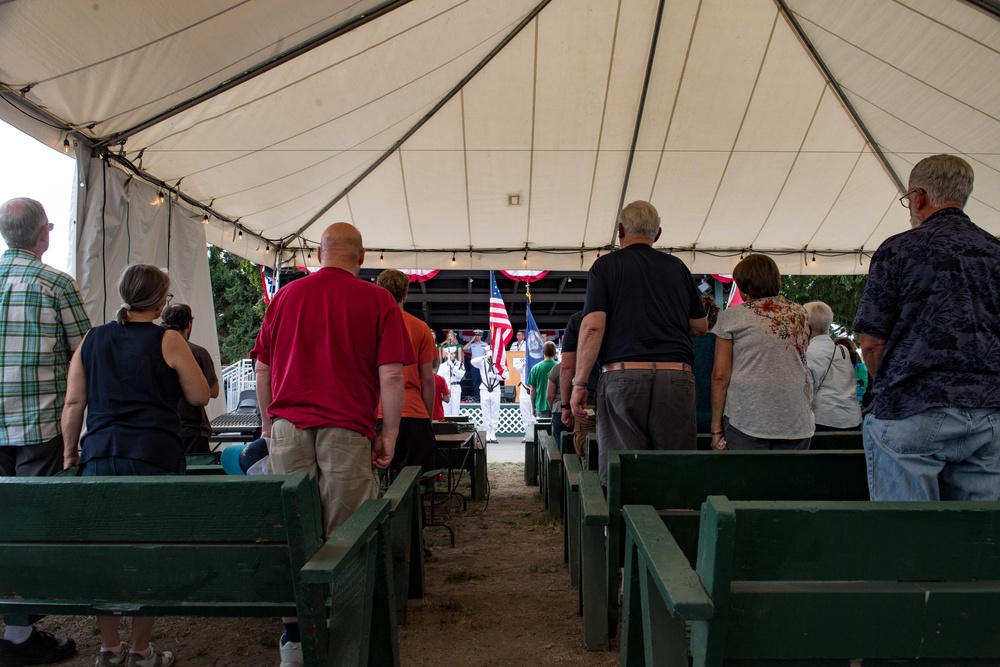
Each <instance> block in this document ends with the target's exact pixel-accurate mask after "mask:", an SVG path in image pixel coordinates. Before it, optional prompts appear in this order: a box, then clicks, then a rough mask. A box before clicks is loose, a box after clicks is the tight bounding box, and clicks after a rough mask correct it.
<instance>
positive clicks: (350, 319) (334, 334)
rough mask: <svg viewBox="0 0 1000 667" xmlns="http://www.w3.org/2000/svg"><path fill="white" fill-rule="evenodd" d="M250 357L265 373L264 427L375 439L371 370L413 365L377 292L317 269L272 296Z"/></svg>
mask: <svg viewBox="0 0 1000 667" xmlns="http://www.w3.org/2000/svg"><path fill="white" fill-rule="evenodd" d="M250 357H251V358H253V359H256V360H259V361H261V362H263V363H265V364H267V365H268V366H270V368H271V395H272V399H271V405H270V407H269V408H268V410H267V413H268V415H270V416H271V418H272V419H276V418H281V419H287V420H288V421H289V422H291V423H292V424H294V425H295V426H296V427H297V428H300V429H307V428H331V427H340V428H346V429H350V430H351V431H354V432H356V433H360V434H362V435H364V436H365V437H367V438H369V439H371V440H374V439H375V411H376V408H377V406H378V400H379V380H378V367H379V366H381V365H382V364H390V363H402V364H412V363H414V362H415V361H416V359H415V358H414V354H413V346H412V345H411V344H410V339H409V336H408V335H407V331H406V327H405V326H404V324H403V317H402V314H401V312H400V310H399V307H398V306H396V302H395V301H394V300H393V298H392V296H391V295H390V294H389V292H387V291H386V290H384V289H383V288H381V287H378V286H377V285H373V284H372V283H369V282H368V281H366V280H361V279H359V278H357V277H355V276H354V275H352V274H351V273H349V272H347V271H344V270H342V269H336V268H323V269H320V270H319V271H317V272H316V273H314V274H312V275H310V276H307V277H305V278H301V279H299V280H296V281H295V282H293V283H290V284H288V285H286V286H284V287H282V288H281V289H280V290H278V293H277V294H276V295H275V297H274V299H273V300H272V301H271V304H270V305H269V306H268V308H267V312H266V313H265V315H264V322H263V324H261V328H260V333H259V334H258V335H257V343H256V344H255V345H254V348H253V350H252V351H251V352H250Z"/></svg>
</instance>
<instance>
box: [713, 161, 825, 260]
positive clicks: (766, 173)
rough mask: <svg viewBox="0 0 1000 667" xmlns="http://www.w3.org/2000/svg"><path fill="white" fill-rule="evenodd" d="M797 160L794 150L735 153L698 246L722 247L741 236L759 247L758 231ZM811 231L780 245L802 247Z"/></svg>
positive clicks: (800, 230) (796, 233) (742, 240)
mask: <svg viewBox="0 0 1000 667" xmlns="http://www.w3.org/2000/svg"><path fill="white" fill-rule="evenodd" d="M794 161H795V154H794V153H733V156H732V159H731V160H730V161H729V165H728V166H727V167H726V173H725V176H723V179H722V184H721V185H720V186H719V192H718V195H716V197H715V202H714V203H713V205H712V209H711V211H710V213H709V215H708V219H707V220H706V221H705V226H704V228H703V229H702V230H701V234H700V235H699V236H698V239H697V241H698V245H699V246H703V247H704V246H707V247H722V246H727V245H730V244H731V243H732V241H733V240H734V239H740V240H741V243H740V244H739V245H740V246H744V245H747V246H748V245H750V244H753V245H754V246H755V247H757V246H759V245H760V244H758V243H757V240H756V237H757V234H758V232H759V230H760V228H761V227H762V226H763V224H764V221H766V220H767V217H768V214H769V213H770V212H771V209H772V207H773V206H774V203H775V201H777V199H778V195H779V194H780V193H781V189H782V186H783V185H784V183H785V179H786V178H787V177H788V173H789V171H790V170H791V168H792V164H793V163H794ZM808 233H809V230H804V229H801V228H800V229H798V230H796V231H795V233H794V236H788V237H786V238H785V240H784V242H783V243H781V245H779V246H778V247H779V248H794V247H796V246H799V245H801V240H802V238H803V236H805V235H806V234H808Z"/></svg>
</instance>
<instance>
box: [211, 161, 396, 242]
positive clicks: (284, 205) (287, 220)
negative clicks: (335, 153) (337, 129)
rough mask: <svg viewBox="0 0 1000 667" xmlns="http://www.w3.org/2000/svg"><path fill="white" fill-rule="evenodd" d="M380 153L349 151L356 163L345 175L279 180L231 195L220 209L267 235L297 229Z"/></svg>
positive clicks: (279, 235) (276, 235) (270, 235)
mask: <svg viewBox="0 0 1000 667" xmlns="http://www.w3.org/2000/svg"><path fill="white" fill-rule="evenodd" d="M379 155H380V153H377V152H375V151H368V152H357V153H352V158H353V159H354V160H356V161H357V162H358V163H359V166H358V167H357V168H356V169H354V170H351V171H348V172H347V173H346V174H331V176H330V177H329V178H326V179H322V180H321V182H319V183H315V184H313V183H310V182H308V181H307V180H297V179H296V180H293V181H292V183H294V185H292V184H291V183H285V184H283V182H282V181H281V180H278V181H276V182H275V183H273V184H269V186H268V187H267V188H261V189H253V190H250V191H249V192H247V193H245V194H243V195H241V196H238V197H233V198H232V201H231V202H227V203H226V204H227V205H226V207H225V208H221V207H220V208H221V210H225V211H226V212H227V213H229V214H230V215H235V216H236V217H239V218H242V221H241V222H242V223H243V224H245V225H247V226H248V227H251V228H253V229H257V230H262V231H263V232H264V233H265V234H266V236H267V237H268V238H279V237H283V236H286V235H288V234H292V233H294V232H296V231H298V230H299V229H300V228H301V227H302V225H304V224H305V223H306V221H307V220H308V219H309V218H310V217H312V216H313V215H314V213H315V212H316V210H317V209H318V208H320V207H321V206H323V205H325V204H327V203H328V202H329V201H330V200H331V199H332V198H331V196H330V191H331V190H333V191H335V192H340V191H341V190H343V189H344V188H346V187H347V186H348V185H349V184H350V183H351V181H353V180H354V179H355V178H356V177H357V175H358V173H359V172H360V171H361V169H362V168H363V167H364V166H366V165H369V164H371V163H373V162H374V161H375V159H376V158H377V157H378V156H379ZM279 223H280V224H279Z"/></svg>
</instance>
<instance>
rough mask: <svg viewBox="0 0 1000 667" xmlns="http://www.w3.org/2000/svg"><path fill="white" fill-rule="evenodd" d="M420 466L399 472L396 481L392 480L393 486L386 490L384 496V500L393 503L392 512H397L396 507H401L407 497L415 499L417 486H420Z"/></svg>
mask: <svg viewBox="0 0 1000 667" xmlns="http://www.w3.org/2000/svg"><path fill="white" fill-rule="evenodd" d="M420 474H421V470H420V466H406V467H405V468H403V469H402V470H400V471H399V474H398V475H396V479H394V480H392V484H390V485H389V488H388V489H386V490H385V493H383V494H382V498H383V499H384V500H388V501H389V502H390V503H392V511H393V512H395V511H396V506H397V505H399V503H401V502H402V501H403V499H404V498H406V497H407V496H410V497H415V496H416V493H417V491H416V489H417V485H418V484H420Z"/></svg>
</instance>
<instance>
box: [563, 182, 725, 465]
mask: <svg viewBox="0 0 1000 667" xmlns="http://www.w3.org/2000/svg"><path fill="white" fill-rule="evenodd" d="M660 232H661V229H660V216H659V214H658V213H657V212H656V209H655V208H653V206H652V204H650V203H648V202H644V201H636V202H632V203H631V204H629V205H628V206H626V207H625V208H624V209H622V212H621V213H619V214H618V239H619V242H620V243H621V250H619V251H617V252H613V253H611V254H609V255H605V256H604V257H600V258H598V260H597V261H596V262H594V265H593V266H592V267H591V268H590V273H589V275H588V277H587V297H586V300H585V302H584V308H583V322H582V323H581V325H580V339H579V343H578V345H577V353H576V370H575V372H574V374H573V380H572V387H573V390H572V395H571V401H570V402H571V404H572V408H573V416H574V417H575V418H578V419H579V418H585V417H586V416H587V413H586V401H587V377H588V375H590V372H591V369H592V368H593V365H594V362H595V361H598V362H599V363H600V364H601V370H602V373H601V379H600V382H599V384H598V389H597V401H596V402H597V445H598V452H599V467H600V476H601V483H602V484H607V479H608V478H607V474H608V452H609V451H611V450H619V449H694V448H695V419H694V417H695V402H696V396H695V382H694V375H693V374H692V373H691V365H692V364H693V363H694V350H693V348H692V346H691V340H690V337H691V336H704V335H705V333H706V332H707V331H708V321H707V319H706V317H705V308H704V306H703V305H702V303H701V297H700V295H699V293H698V289H697V288H696V287H695V284H694V279H693V278H692V277H691V272H690V271H688V269H687V267H686V266H685V265H684V263H683V262H681V260H679V259H677V258H676V257H674V256H673V255H668V254H666V253H663V252H661V251H659V250H656V249H654V248H653V243H655V242H656V240H657V239H658V238H660Z"/></svg>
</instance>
